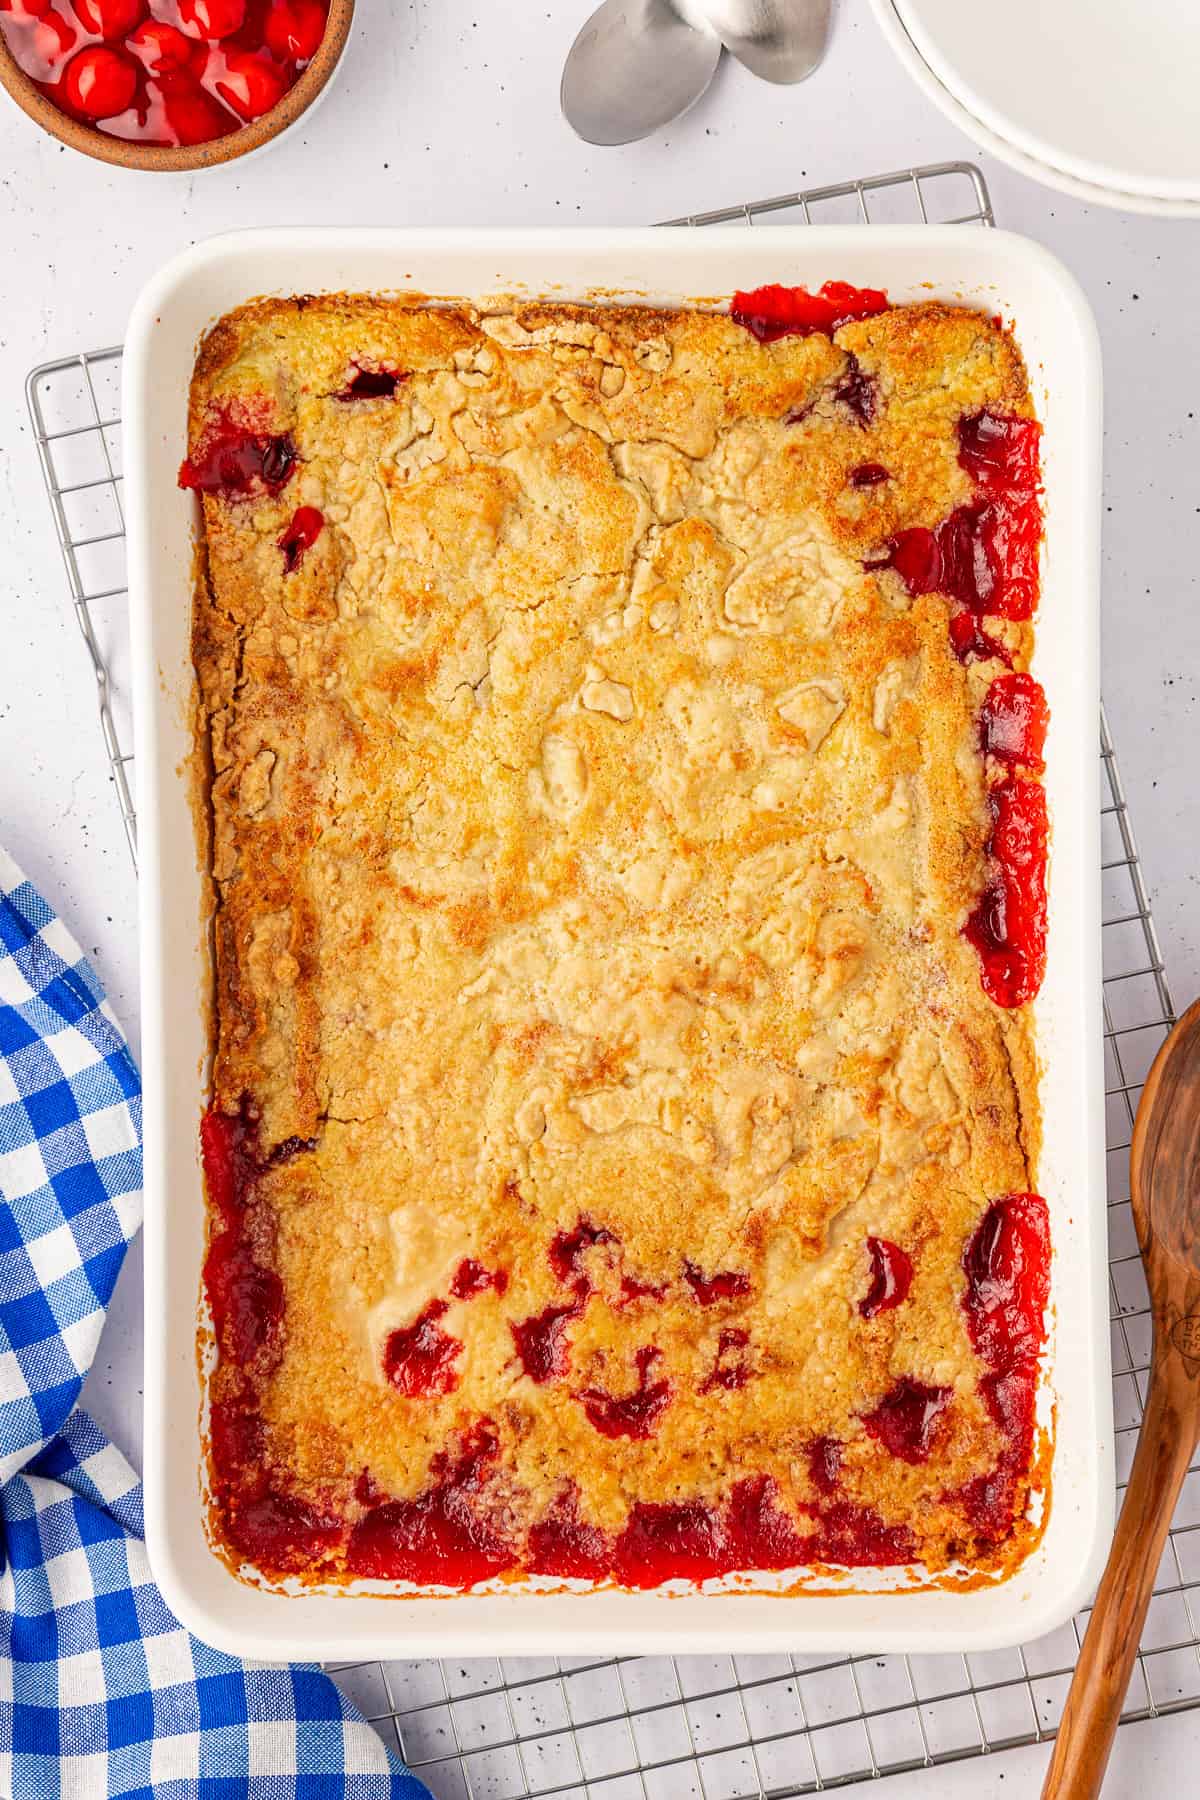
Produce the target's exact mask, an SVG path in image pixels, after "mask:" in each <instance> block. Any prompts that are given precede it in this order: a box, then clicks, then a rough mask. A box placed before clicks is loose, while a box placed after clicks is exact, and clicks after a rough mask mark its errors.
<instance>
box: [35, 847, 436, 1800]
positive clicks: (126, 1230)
mask: <svg viewBox="0 0 1200 1800" xmlns="http://www.w3.org/2000/svg"><path fill="white" fill-rule="evenodd" d="M141 1183H142V1153H141V1084H140V1082H139V1079H138V1072H137V1069H136V1067H135V1066H134V1063H133V1059H132V1057H131V1056H130V1054H129V1050H128V1048H127V1046H126V1043H125V1039H124V1037H123V1036H122V1034H121V1030H120V1027H119V1026H118V1025H117V1022H116V1020H115V1018H114V1017H113V1015H112V1012H111V1011H110V1009H109V1007H108V1005H107V1003H106V1001H105V999H104V996H103V994H102V992H101V990H100V987H99V985H98V983H97V981H96V977H95V975H94V974H93V972H92V970H91V969H90V967H89V966H88V963H87V961H86V960H85V958H84V957H83V956H82V955H81V954H80V951H79V949H78V947H77V945H76V944H75V943H74V942H73V940H72V939H71V937H70V935H69V933H68V932H67V931H66V930H65V928H64V927H63V925H62V923H61V922H60V921H59V920H58V919H57V918H56V917H55V916H54V914H53V912H52V911H51V910H50V908H49V907H48V906H47V905H46V903H45V901H44V900H43V899H42V898H41V897H40V895H39V894H38V893H37V892H36V891H35V890H34V889H33V888H32V887H31V886H30V885H29V883H28V882H27V881H26V880H25V879H24V877H23V876H22V874H21V872H20V870H19V869H18V868H17V867H16V865H15V864H14V863H13V862H12V861H11V860H10V859H9V858H8V857H7V856H6V855H5V854H4V852H3V851H2V850H0V1201H2V1204H0V1533H2V1540H3V1543H2V1547H3V1552H4V1556H3V1569H2V1572H0V1796H3V1797H4V1800H10V1797H11V1800H116V1797H117V1796H129V1797H130V1800H133V1797H135V1796H136V1797H138V1800H240V1797H242V1796H251V1795H253V1800H428V1795H427V1791H426V1789H425V1788H424V1787H423V1786H422V1785H421V1783H420V1782H419V1781H417V1780H416V1779H415V1777H413V1776H412V1775H410V1774H409V1773H408V1771H407V1770H406V1769H404V1768H403V1766H402V1765H401V1764H400V1763H399V1761H398V1760H397V1759H396V1758H395V1757H394V1756H392V1755H391V1753H390V1752H389V1751H388V1750H387V1749H385V1747H384V1745H383V1742H382V1741H381V1739H380V1738H379V1737H378V1736H377V1735H376V1733H375V1732H374V1731H373V1730H372V1729H371V1727H370V1726H369V1725H368V1724H366V1723H365V1721H364V1720H363V1719H362V1718H361V1717H360V1716H359V1714H358V1713H357V1712H356V1711H355V1709H354V1708H353V1706H351V1705H350V1703H349V1702H348V1701H347V1700H345V1699H344V1698H343V1697H342V1695H341V1694H340V1693H339V1692H338V1690H337V1688H336V1687H335V1686H334V1684H333V1682H332V1681H330V1679H329V1677H328V1676H327V1675H324V1674H322V1673H321V1671H320V1670H319V1669H318V1668H316V1667H314V1666H313V1665H311V1664H307V1665H299V1664H298V1665H293V1666H289V1667H284V1668H271V1667H267V1666H265V1665H255V1664H249V1663H243V1662H239V1661H237V1660H236V1659H235V1658H234V1657H231V1656H224V1655H221V1654H220V1653H219V1652H217V1651H215V1650H210V1649H209V1648H208V1647H207V1646H206V1645H204V1644H201V1643H199V1642H198V1641H197V1639H195V1638H194V1637H192V1636H190V1634H189V1633H188V1632H186V1631H185V1630H184V1629H183V1627H182V1626H181V1625H179V1624H178V1623H177V1622H176V1620H175V1619H174V1618H173V1617H172V1616H171V1614H170V1613H169V1612H168V1611H167V1608H166V1606H165V1605H164V1604H163V1600H162V1597H161V1595H160V1594H159V1592H158V1590H157V1588H156V1587H155V1585H154V1581H153V1578H152V1576H151V1574H150V1567H149V1564H148V1562H147V1560H146V1551H145V1546H144V1545H143V1543H142V1497H141V1488H140V1486H139V1484H138V1481H137V1478H136V1476H135V1475H134V1473H133V1471H132V1470H131V1469H130V1467H129V1465H128V1464H127V1463H126V1462H125V1460H124V1458H123V1457H122V1456H121V1455H120V1453H119V1452H118V1451H117V1450H116V1449H115V1448H114V1447H113V1446H112V1445H111V1444H110V1443H108V1441H107V1440H106V1439H105V1437H104V1435H103V1433H102V1432H101V1431H100V1430H99V1429H98V1428H97V1426H96V1425H95V1424H94V1423H93V1421H92V1420H91V1419H90V1418H89V1417H88V1416H87V1414H86V1413H84V1412H82V1411H80V1410H78V1409H77V1407H76V1401H77V1400H78V1398H79V1390H80V1388H81V1386H82V1385H83V1378H84V1375H85V1374H86V1373H87V1370H88V1368H89V1366H90V1364H91V1361H92V1358H93V1356H94V1354H95V1351H96V1344H97V1342H98V1340H99V1337H100V1328H101V1326H102V1325H103V1323H104V1313H105V1308H106V1307H107V1305H108V1301H109V1297H110V1296H111V1294H112V1291H113V1286H114V1284H115V1282H116V1279H117V1274H118V1272H119V1270H120V1267H121V1262H122V1259H123V1257H124V1255H125V1249H126V1246H127V1244H128V1242H129V1239H130V1238H131V1237H132V1235H133V1234H134V1232H135V1231H136V1230H137V1228H138V1225H139V1223H140V1221H141V1208H142V1194H141Z"/></svg>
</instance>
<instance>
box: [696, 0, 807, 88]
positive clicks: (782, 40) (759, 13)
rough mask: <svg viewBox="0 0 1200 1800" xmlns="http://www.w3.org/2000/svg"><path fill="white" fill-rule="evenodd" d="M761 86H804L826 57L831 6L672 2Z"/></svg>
mask: <svg viewBox="0 0 1200 1800" xmlns="http://www.w3.org/2000/svg"><path fill="white" fill-rule="evenodd" d="M676 4H677V5H678V8H679V11H680V13H681V14H682V15H683V16H684V17H685V18H686V19H687V20H688V22H689V23H690V24H693V25H696V26H698V27H701V28H705V27H706V28H707V29H708V30H709V31H712V32H715V34H716V36H717V37H719V38H720V40H721V42H722V44H724V46H725V48H726V50H728V51H729V53H730V55H732V56H736V57H737V59H738V61H739V62H741V63H745V65H746V67H747V68H748V69H750V70H751V71H752V72H753V73H754V74H755V75H759V76H761V77H762V79H763V80H764V81H774V82H784V83H787V82H793V81H803V80H804V78H805V76H806V75H811V74H812V72H813V70H814V69H815V68H816V66H817V64H818V63H819V62H820V61H821V58H822V57H823V56H824V54H825V45H826V43H827V41H828V38H829V12H830V0H676Z"/></svg>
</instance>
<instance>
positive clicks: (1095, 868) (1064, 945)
mask: <svg viewBox="0 0 1200 1800" xmlns="http://www.w3.org/2000/svg"><path fill="white" fill-rule="evenodd" d="M831 278H841V279H844V280H847V281H851V282H855V283H858V284H860V285H864V286H865V285H874V286H884V287H886V288H887V289H888V290H889V292H890V294H891V295H892V297H893V298H894V299H895V300H897V301H905V300H912V299H927V298H929V297H930V295H931V294H933V295H941V296H944V297H945V298H947V299H953V300H963V301H966V302H968V303H971V304H976V305H979V306H982V307H985V308H986V309H987V311H988V312H989V313H994V312H999V313H1001V314H1002V315H1003V316H1004V317H1005V318H1006V319H1012V321H1013V322H1014V328H1015V331H1016V335H1017V338H1018V340H1019V342H1020V344H1021V346H1022V348H1023V350H1024V352H1025V356H1026V359H1027V362H1028V365H1029V371H1030V376H1031V380H1032V385H1033V392H1034V397H1035V402H1036V405H1037V408H1038V412H1039V414H1040V416H1041V419H1042V421H1043V424H1044V427H1045V437H1044V460H1045V485H1046V502H1047V522H1046V548H1045V564H1044V600H1043V604H1042V608H1041V614H1040V618H1039V625H1038V648H1037V655H1036V659H1035V664H1034V667H1035V670H1036V673H1037V675H1038V677H1039V678H1040V680H1041V681H1042V683H1043V685H1044V686H1045V689H1046V692H1047V695H1048V698H1049V702H1050V711H1051V727H1050V737H1049V744H1048V749H1047V760H1048V772H1047V777H1046V785H1047V791H1048V797H1049V803H1050V812H1051V824H1052V831H1053V843H1052V863H1051V882H1050V920H1049V964H1048V968H1047V974H1046V981H1045V984H1044V986H1043V988H1042V992H1041V994H1040V995H1039V997H1038V1001H1037V1003H1036V1020H1037V1029H1038V1038H1039V1049H1040V1051H1041V1055H1042V1059H1043V1080H1042V1097H1043V1106H1044V1112H1045V1121H1046V1128H1045V1146H1044V1152H1043V1158H1042V1164H1041V1169H1040V1172H1039V1173H1040V1186H1041V1189H1042V1192H1043V1193H1044V1194H1045V1195H1046V1198H1047V1200H1048V1202H1049V1206H1050V1214H1051V1231H1052V1236H1053V1245H1054V1254H1053V1261H1052V1277H1051V1279H1052V1290H1051V1292H1052V1309H1053V1326H1052V1332H1051V1339H1050V1344H1049V1347H1048V1352H1047V1356H1046V1362H1045V1378H1044V1383H1043V1388H1042V1392H1041V1394H1040V1397H1039V1400H1040V1407H1041V1410H1042V1412H1043V1413H1044V1414H1048V1412H1049V1410H1050V1409H1051V1408H1052V1407H1053V1408H1055V1409H1056V1412H1057V1426H1056V1434H1055V1445H1054V1457H1053V1468H1052V1475H1051V1482H1052V1489H1053V1498H1052V1502H1051V1505H1050V1514H1049V1524H1048V1526H1047V1529H1046V1532H1045V1535H1044V1537H1043V1539H1042V1542H1041V1544H1040V1545H1039V1546H1038V1548H1037V1549H1036V1550H1035V1552H1034V1553H1033V1554H1032V1555H1031V1556H1030V1557H1029V1558H1028V1559H1027V1561H1026V1562H1025V1563H1024V1564H1023V1565H1022V1567H1021V1568H1020V1569H1019V1570H1018V1571H1017V1572H1016V1573H1014V1574H1013V1575H1011V1576H1010V1577H1009V1578H1008V1579H1007V1580H1006V1581H1003V1582H995V1583H989V1584H987V1585H985V1586H982V1587H980V1588H978V1589H975V1590H972V1591H969V1592H955V1591H952V1590H946V1589H943V1588H939V1587H936V1586H934V1585H932V1584H930V1583H928V1582H926V1583H924V1584H923V1585H917V1586H909V1587H908V1588H906V1589H905V1590H904V1591H897V1589H899V1588H901V1587H902V1586H903V1581H904V1577H903V1576H902V1575H898V1574H897V1572H896V1571H889V1570H870V1569H865V1570H862V1569H860V1570H856V1571H853V1572H847V1573H846V1575H845V1576H844V1578H834V1579H831V1580H829V1581H827V1582H826V1583H825V1584H824V1589H823V1591H809V1592H805V1593H803V1594H800V1595H798V1596H793V1597H784V1596H782V1595H781V1594H780V1593H779V1592H775V1593H771V1592H759V1593H755V1594H730V1593H727V1592H726V1593H722V1592H712V1591H703V1590H696V1589H692V1590H691V1591H686V1592H683V1593H680V1594H668V1593H664V1592H661V1591H660V1592H657V1593H653V1592H652V1593H622V1592H616V1591H606V1592H600V1593H596V1594H589V1595H587V1596H586V1597H575V1596H571V1595H564V1594H562V1593H557V1594H556V1593H548V1592H545V1591H542V1592H539V1591H538V1589H537V1584H536V1583H532V1582H520V1583H514V1584H512V1585H510V1586H507V1587H502V1588H500V1589H498V1590H495V1591H488V1590H483V1591H480V1592H476V1593H472V1594H467V1595H462V1596H455V1597H453V1598H449V1599H430V1598H421V1597H414V1596H411V1595H410V1596H400V1595H397V1594H396V1593H395V1592H394V1591H392V1592H391V1593H389V1592H388V1590H387V1588H386V1587H385V1586H384V1585H382V1584H378V1583H375V1584H372V1583H359V1584H357V1585H356V1586H355V1587H354V1588H353V1589H351V1590H350V1591H349V1592H322V1591H312V1590H310V1591H308V1592H304V1593H300V1594H293V1595H289V1594H285V1593H281V1592H278V1591H268V1590H266V1589H264V1588H261V1587H255V1586H250V1585H247V1584H246V1583H244V1582H240V1581H238V1580H236V1579H235V1578H234V1577H233V1576H232V1575H231V1574H230V1573H229V1572H228V1571H227V1570H226V1568H225V1567H224V1565H223V1564H222V1563H221V1562H220V1561H218V1560H217V1558H216V1557H215V1556H214V1555H213V1553H212V1550H211V1549H210V1547H209V1545H208V1542H207V1540H206V1537H205V1531H204V1517H203V1506H202V1498H201V1488H200V1466H201V1439H200V1425H201V1420H200V1391H199V1386H198V1381H197V1370H196V1319H197V1298H198V1292H199V1285H200V1264H201V1257H202V1252H203V1243H204V1207H203V1200H202V1193H201V1183H200V1170H199V1159H198V1155H197V1127H198V1122H199V1118H200V1114H201V1111H202V1109H203V1107H204V1104H205V1096H206V1068H207V1056H208V1038H207V1026H206V1020H205V1016H204V1007H203V998H202V997H203V995H204V994H205V992H206V991H207V987H208V973H207V947H206V944H205V940H204V936H203V933H202V930H201V898H202V892H203V888H202V882H201V872H200V869H199V868H198V866H197V854H196V843H195V836H194V832H193V827H192V819H191V813H190V810H189V806H188V800H187V792H186V787H185V781H184V777H183V774H182V773H181V771H182V769H183V765H184V763H185V760H186V758H187V755H188V752H189V750H190V742H189V737H188V723H187V721H188V700H189V696H190V692H191V680H192V676H191V666H190V660H189V645H188V639H189V613H190V598H191V580H192V546H193V535H194V530H195V522H196V514H195V510H194V504H195V503H194V500H193V497H192V496H191V495H190V494H186V493H182V492H181V491H180V490H179V488H178V487H177V485H176V471H177V469H178V466H179V462H180V458H181V456H182V454H183V450H184V431H185V418H186V399H187V390H188V382H189V379H190V376H191V370H192V362H193V358H194V355H195V350H196V345H197V340H198V338H199V336H200V335H201V333H202V332H203V331H204V329H205V328H206V327H207V326H208V325H210V324H211V323H212V322H213V321H214V320H215V319H216V318H217V317H219V316H220V315H221V314H222V313H224V312H225V311H227V310H228V309H229V308H230V307H233V306H236V305H238V304H239V303H240V302H242V301H244V300H246V299H247V298H249V297H250V296H253V295H261V294H293V293H316V292H320V291H322V290H325V291H339V290H345V289H350V290H368V291H370V290H374V291H379V290H388V289H402V288H405V287H410V286H411V287H414V288H416V289H419V290H421V291H423V292H425V293H427V294H432V295H449V296H452V295H468V296H472V297H475V298H480V297H483V296H485V295H487V294H490V293H496V292H501V293H512V292H525V293H528V294H531V295H539V294H546V295H553V296H554V297H555V298H578V299H586V298H587V297H588V295H589V294H591V293H593V292H597V291H603V292H604V293H605V295H606V297H611V296H612V295H613V294H614V293H615V294H616V295H617V296H628V297H630V298H638V299H646V298H649V299H650V300H651V301H652V302H657V303H660V304H679V303H681V302H685V301H686V300H687V299H688V297H689V296H691V295H695V294H720V293H728V292H729V291H730V290H731V289H732V288H733V287H735V286H739V285H740V286H745V287H754V286H756V285H758V284H759V283H762V282H766V281H773V280H779V279H783V280H785V281H789V282H797V283H804V284H805V285H807V286H810V287H816V286H819V284H820V283H821V282H822V281H825V280H828V279H831ZM124 380H125V393H124V418H125V439H124V443H125V461H126V496H127V507H128V515H127V516H128V524H129V588H130V608H131V619H132V634H133V654H134V701H135V708H136V727H137V745H138V759H137V768H138V808H139V823H140V828H141V858H142V865H141V866H142V875H141V881H140V884H139V885H140V898H139V905H140V925H141V956H142V996H143V998H142V1012H143V1072H144V1073H143V1078H144V1090H145V1152H146V1155H145V1166H146V1231H145V1251H146V1445H145V1483H146V1537H147V1544H148V1547H149V1550H150V1556H151V1560H152V1563H153V1566H154V1571H155V1575H156V1577H157V1579H158V1582H159V1584H160V1586H161V1588H162V1591H163V1594H164V1596H165V1598H166V1600H167V1602H168V1604H169V1605H170V1606H171V1608H172V1609H173V1611H174V1612H175V1613H177V1615H178V1616H179V1617H180V1618H181V1619H182V1620H183V1621H184V1622H185V1623H186V1624H187V1625H188V1626H189V1627H190V1628H191V1629H192V1630H193V1631H194V1632H195V1633H196V1634H197V1635H198V1636H199V1637H201V1638H204V1639H206V1640H207V1641H208V1642H209V1643H212V1644H215V1645H217V1646H219V1647H221V1648H222V1649H226V1650H229V1651H232V1652H235V1653H237V1654H241V1655H247V1656H260V1657H295V1656H297V1655H305V1656H310V1655H321V1656H327V1657H338V1658H342V1659H346V1660H350V1659H353V1658H355V1657H361V1656H364V1655H372V1656H374V1655H384V1656H389V1655H390V1656H447V1655H451V1654H470V1655H476V1656H478V1655H484V1654H507V1655H520V1654H531V1655H536V1654H551V1653H559V1654H572V1655H574V1654H591V1653H613V1652H621V1651H630V1650H635V1649H636V1650H637V1651H640V1652H644V1653H650V1652H666V1651H684V1650H690V1651H699V1650H718V1649H720V1650H722V1651H726V1652H733V1651H738V1652H753V1651H764V1650H769V1649H779V1650H784V1649H787V1650H798V1651H809V1652H811V1651H817V1650H822V1651H824V1650H833V1649H839V1650H855V1651H867V1650H872V1651H874V1650H912V1651H933V1650H972V1649H983V1648H990V1647H994V1646H996V1645H1001V1644H1014V1643H1017V1642H1018V1641H1020V1640H1023V1639H1028V1638H1034V1637H1038V1636H1040V1635H1041V1634H1042V1633H1044V1632H1047V1631H1050V1630H1051V1629H1053V1628H1054V1627H1055V1626H1057V1625H1058V1624H1060V1623H1061V1622H1062V1621H1063V1620H1065V1619H1066V1618H1067V1617H1068V1616H1069V1615H1070V1614H1071V1613H1072V1612H1073V1611H1074V1610H1075V1609H1076V1608H1077V1607H1078V1606H1079V1605H1080V1604H1081V1603H1082V1602H1083V1601H1084V1600H1085V1599H1086V1597H1087V1595H1088V1592H1089V1590H1090V1588H1091V1585H1092V1583H1093V1581H1094V1579H1095V1576H1096V1572H1097V1564H1098V1561H1099V1558H1100V1556H1101V1555H1102V1553H1103V1549H1104V1546H1105V1544H1106V1542H1107V1537H1108V1533H1109V1531H1110V1529H1111V1519H1112V1498H1113V1473H1112V1462H1113V1442H1112V1413H1111V1390H1110V1387H1109V1370H1108V1306H1107V1263H1106V1247H1105V1246H1106V1209H1105V1188H1104V1119H1103V1080H1102V1063H1101V1055H1102V1034H1101V1019H1100V998H1101V985H1100V908H1099V792H1098V760H1097V757H1096V751H1095V746H1096V722H1097V714H1098V704H1099V677H1098V663H1099V643H1098V630H1099V628H1098V616H1099V609H1098V551H1099V512H1100V505H1099V496H1100V363H1099V348H1098V343H1097V338H1096V331H1095V326H1094V324H1093V321H1092V318H1091V314H1090V313H1089V311H1088V308H1087V303H1086V301H1085V300H1084V298H1083V296H1082V294H1081V293H1080V290H1079V288H1078V287H1077V286H1076V284H1075V282H1074V281H1073V279H1072V278H1071V276H1069V275H1068V274H1067V273H1066V272H1065V271H1064V270H1063V268H1062V267H1061V266H1060V265H1059V264H1058V263H1057V262H1056V261H1055V260H1054V259H1053V258H1052V257H1051V256H1050V255H1049V254H1048V253H1047V252H1046V251H1045V250H1043V249H1042V248H1041V247H1040V246H1039V245H1037V244H1034V243H1031V242H1029V241H1028V240H1026V239H1023V238H1017V237H1013V236H1010V235H1008V234H1007V233H1004V232H998V231H995V232H993V231H987V232H983V231H979V230H978V229H975V228H965V229H956V228H953V227H949V226H940V225H939V226H922V227H915V226H871V227H855V226H840V227H839V226H835V227H827V228H817V227H807V228H806V227H799V228H789V227H781V228H778V229H776V230H774V231H771V232H770V233H763V234H761V235H760V234H758V233H751V232H746V231H745V230H743V229H739V228H737V227H732V228H729V229H724V230H723V229H710V230H707V231H703V232H688V231H662V230H650V231H620V232H610V231H540V232H539V231H523V232H520V233H508V234H506V233H502V232H496V231H487V232H446V231H426V232H420V231H389V230H378V231H375V230H366V231H351V230H330V231H318V230H304V229H296V230H277V231H263V232H247V233H243V234H240V235H235V236H231V237H225V238H218V239H216V240H214V241H213V242H210V243H208V244H202V245H199V246H198V247H196V248H195V249H192V250H189V251H187V252H185V253H184V254H183V255H182V256H180V257H178V258H177V259H176V260H175V261H174V262H172V263H171V264H169V265H168V267H167V268H166V269H165V270H163V272H162V273H161V274H159V275H158V276H156V277H155V279H154V280H153V281H152V282H151V283H150V284H149V286H148V287H147V288H146V289H145V291H144V292H143V294H142V296H141V299H140V300H139V302H138V305H137V307H136V309H135V311H134V315H133V318H132V321H131V324H130V328H129V335H128V338H127V340H126V355H125V376H124ZM783 1585H785V1579H784V1580H781V1581H780V1582H779V1583H777V1586H779V1587H782V1586H783Z"/></svg>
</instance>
